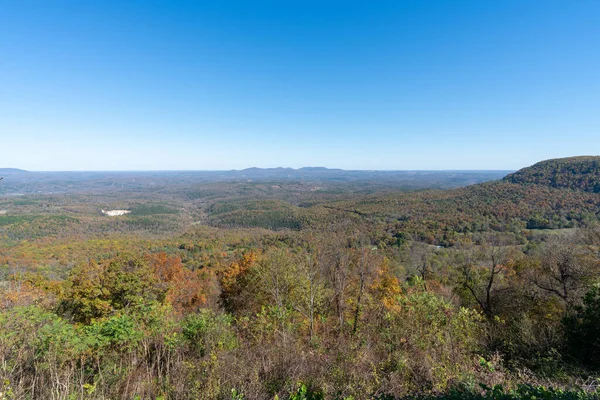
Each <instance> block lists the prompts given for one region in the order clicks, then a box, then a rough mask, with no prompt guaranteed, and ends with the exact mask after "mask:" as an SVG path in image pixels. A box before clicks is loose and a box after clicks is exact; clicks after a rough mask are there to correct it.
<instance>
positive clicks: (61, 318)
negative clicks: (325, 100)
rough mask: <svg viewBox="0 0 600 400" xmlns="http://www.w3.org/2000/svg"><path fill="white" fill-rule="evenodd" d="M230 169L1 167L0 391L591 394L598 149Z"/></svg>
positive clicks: (598, 302)
mask: <svg viewBox="0 0 600 400" xmlns="http://www.w3.org/2000/svg"><path fill="white" fill-rule="evenodd" d="M332 171H333V172H332ZM283 172H285V173H288V172H289V171H283ZM338 172H339V171H338ZM245 173H254V174H256V175H255V178H254V179H246V178H245V177H244V179H238V178H235V179H234V178H232V177H228V178H227V179H223V180H219V179H218V178H217V177H212V176H211V177H210V179H209V178H206V176H204V177H203V178H199V176H196V175H194V176H184V175H185V173H182V174H183V175H179V174H178V173H165V175H161V174H160V173H147V174H142V175H139V176H135V173H124V174H122V175H111V176H105V175H95V174H94V173H90V174H83V175H82V176H75V175H73V174H69V175H65V176H62V177H61V176H60V174H59V175H56V174H49V175H44V174H41V175H34V176H33V177H32V176H30V175H29V174H33V173H26V172H22V171H7V173H6V174H5V180H4V181H2V182H1V183H0V185H9V186H10V192H9V191H6V190H7V189H6V188H5V192H3V193H4V195H3V196H2V197H0V392H1V393H2V394H0V399H2V398H15V399H21V398H30V399H38V398H40V399H41V398H57V399H63V398H64V399H66V398H75V399H114V398H127V399H135V398H140V399H141V398H144V399H145V398H157V399H158V398H162V399H238V400H239V399H275V398H278V399H294V400H296V399H368V398H371V399H390V400H391V399H401V398H413V397H420V398H457V399H459V398H474V399H477V398H490V399H491V398H502V399H521V398H525V399H533V398H565V399H571V398H595V397H594V396H598V393H599V392H598V386H599V385H598V376H599V373H600V346H599V344H598V343H599V340H600V339H599V336H598V335H599V332H600V326H599V325H598V321H600V289H599V287H600V286H599V285H600V280H599V276H600V275H599V272H600V226H599V225H598V223H599V219H600V197H599V194H598V193H597V191H596V190H595V189H593V188H595V187H596V186H594V185H595V184H597V182H598V158H595V157H576V158H570V159H561V160H548V161H545V162H541V163H538V164H536V165H534V166H532V167H529V168H525V169H523V170H520V171H518V172H516V173H514V174H511V175H509V176H507V177H506V178H504V179H500V178H502V177H503V176H504V174H498V175H497V176H492V175H485V176H487V177H488V178H490V179H499V180H492V181H490V182H480V181H479V180H486V179H483V178H482V176H483V175H477V174H478V173H477V172H469V173H465V174H463V175H461V174H460V173H457V174H454V173H452V174H442V175H439V174H438V175H435V174H434V175H431V174H426V173H418V174H412V175H410V184H408V183H407V182H408V181H407V179H409V178H408V176H409V175H403V174H400V175H395V176H394V177H390V176H385V177H383V178H382V176H379V175H377V174H376V173H371V174H370V175H369V176H368V177H363V178H364V179H363V178H361V179H355V178H350V177H348V176H346V178H344V179H331V176H330V175H331V174H335V173H337V172H336V171H335V170H325V171H324V170H322V169H319V168H316V169H307V170H303V171H301V174H304V175H302V176H296V177H293V178H287V177H286V178H281V177H278V176H277V174H280V173H282V171H280V170H277V171H274V172H273V171H270V172H265V171H252V170H251V171H246V172H245ZM273 173H275V175H273ZM315 174H325V175H326V176H325V177H323V176H322V175H319V176H316V175H315ZM23 175H26V176H27V177H26V178H18V177H19V176H23ZM259 175H261V176H259ZM263 175H266V176H263ZM383 175H385V174H383ZM15 177H17V178H15ZM18 179H22V180H21V181H18ZM473 179H475V180H476V181H478V182H479V183H475V184H472V183H473V182H472V180H473ZM115 182H117V183H115ZM39 188H45V189H46V190H37V189H39ZM57 188H59V189H60V190H59V191H58V192H54V189H57ZM16 189H18V190H21V192H20V194H18V193H17V192H16V191H14V190H16ZM23 189H25V190H23ZM25 193H26V194H25ZM111 210H113V211H115V210H116V211H122V213H115V214H109V213H107V212H106V211H111ZM2 396H5V397H2Z"/></svg>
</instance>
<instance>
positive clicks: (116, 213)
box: [102, 210, 131, 217]
mask: <svg viewBox="0 0 600 400" xmlns="http://www.w3.org/2000/svg"><path fill="white" fill-rule="evenodd" d="M130 212H131V211H129V210H108V211H105V210H102V214H104V215H108V216H109V217H118V216H120V215H125V214H129V213H130Z"/></svg>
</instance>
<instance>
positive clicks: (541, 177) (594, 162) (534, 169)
mask: <svg viewBox="0 0 600 400" xmlns="http://www.w3.org/2000/svg"><path fill="white" fill-rule="evenodd" d="M503 180H504V181H505V182H510V183H517V184H535V185H544V186H549V187H552V188H558V189H561V188H562V189H571V190H580V191H584V192H592V193H600V156H579V157H568V158H555V159H550V160H545V161H540V162H538V163H537V164H534V165H532V166H530V167H527V168H523V169H520V170H519V171H517V172H515V173H512V174H509V175H507V176H506V177H505V178H504V179H503Z"/></svg>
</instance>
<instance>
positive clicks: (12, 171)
mask: <svg viewBox="0 0 600 400" xmlns="http://www.w3.org/2000/svg"><path fill="white" fill-rule="evenodd" d="M24 172H29V171H25V170H24V169H19V168H0V174H20V173H24Z"/></svg>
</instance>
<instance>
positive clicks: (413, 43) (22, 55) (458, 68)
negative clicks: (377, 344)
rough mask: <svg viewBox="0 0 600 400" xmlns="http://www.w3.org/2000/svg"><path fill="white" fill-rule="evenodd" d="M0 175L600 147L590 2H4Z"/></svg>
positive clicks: (495, 165)
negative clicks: (2, 171) (8, 170)
mask: <svg viewBox="0 0 600 400" xmlns="http://www.w3.org/2000/svg"><path fill="white" fill-rule="evenodd" d="M0 139H1V142H2V143H1V144H0V149H1V152H0V167H19V168H25V169H31V170H114V169H120V170H124V169H144V170H146V169H232V168H236V169H239V168H245V167H250V166H259V167H275V166H285V167H301V166H327V167H339V168H346V169H517V168H520V167H522V166H526V165H529V164H532V163H534V162H536V161H538V160H542V159H546V158H553V157H563V156H571V155H583V154H598V153H600V1H598V0H560V1H556V0H535V1H532V0H519V1H512V0H501V1H482V0H473V1H459V0H436V1H433V0H432V1H427V0H424V1H416V0H410V1H409V0H407V1H401V0H396V1H389V2H387V1H362V2H353V1H339V2H338V1H323V0H321V1H311V0H302V1H294V0H291V1H289V0H285V1H282V0H279V1H272V2H264V1H220V0H219V1H216V0H215V1H206V2H203V1H199V0H198V1H177V0H152V1H150V0H148V1H145V0H94V1H93V0H72V1H61V0H39V1H31V0H0Z"/></svg>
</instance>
